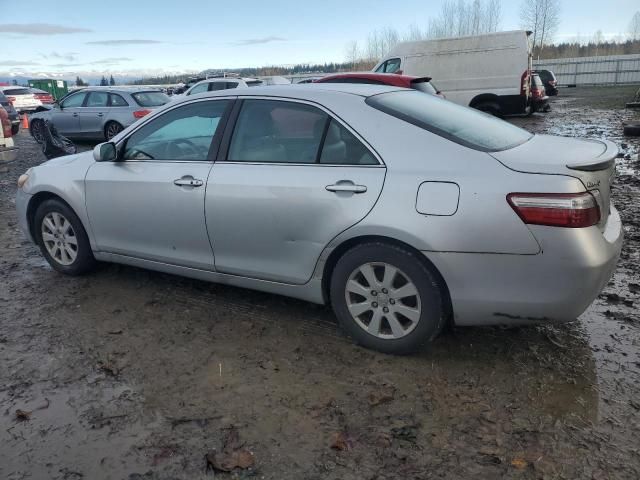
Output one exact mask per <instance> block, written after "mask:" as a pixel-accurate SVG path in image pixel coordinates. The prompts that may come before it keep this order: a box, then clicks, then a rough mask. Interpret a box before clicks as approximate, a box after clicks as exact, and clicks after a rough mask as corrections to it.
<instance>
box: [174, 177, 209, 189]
mask: <svg viewBox="0 0 640 480" xmlns="http://www.w3.org/2000/svg"><path fill="white" fill-rule="evenodd" d="M173 184H174V185H177V186H179V187H201V186H202V185H204V182H203V181H202V180H198V179H197V178H193V177H192V176H191V175H185V176H184V177H181V178H176V179H175V180H174V181H173Z"/></svg>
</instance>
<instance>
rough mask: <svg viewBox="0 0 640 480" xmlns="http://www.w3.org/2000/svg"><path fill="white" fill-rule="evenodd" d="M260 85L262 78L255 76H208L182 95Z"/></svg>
mask: <svg viewBox="0 0 640 480" xmlns="http://www.w3.org/2000/svg"><path fill="white" fill-rule="evenodd" d="M259 85H262V80H258V79H256V78H235V77H228V78H209V79H207V80H202V81H200V82H198V83H196V84H195V85H193V86H192V87H191V88H189V89H188V90H187V91H186V92H184V94H183V95H184V96H189V95H195V94H196V93H203V92H214V91H216V90H229V89H231V88H247V87H256V86H259ZM175 98H176V99H177V98H180V97H179V96H175Z"/></svg>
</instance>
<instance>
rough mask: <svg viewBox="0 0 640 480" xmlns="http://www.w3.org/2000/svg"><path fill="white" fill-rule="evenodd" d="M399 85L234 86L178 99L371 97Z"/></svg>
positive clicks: (396, 88) (392, 90) (391, 90)
mask: <svg viewBox="0 0 640 480" xmlns="http://www.w3.org/2000/svg"><path fill="white" fill-rule="evenodd" d="M397 90H398V87H393V86H388V85H370V84H359V83H304V84H289V85H265V86H258V87H251V88H234V89H231V90H218V91H215V92H203V93H197V94H195V95H189V96H187V97H184V98H181V99H179V100H178V101H188V100H191V99H194V98H203V97H229V96H234V97H245V96H265V97H289V98H297V99H302V100H304V99H306V98H309V97H317V96H318V95H319V94H322V93H329V94H332V93H338V94H348V95H357V96H360V97H370V96H372V95H378V94H380V93H388V92H394V91H397Z"/></svg>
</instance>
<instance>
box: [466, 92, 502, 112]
mask: <svg viewBox="0 0 640 480" xmlns="http://www.w3.org/2000/svg"><path fill="white" fill-rule="evenodd" d="M481 103H491V104H495V105H496V106H497V107H498V109H500V99H499V98H498V95H496V94H495V93H481V94H480V95H476V96H475V97H473V99H471V101H470V102H469V106H470V107H471V108H476V107H477V106H478V105H480V104H481Z"/></svg>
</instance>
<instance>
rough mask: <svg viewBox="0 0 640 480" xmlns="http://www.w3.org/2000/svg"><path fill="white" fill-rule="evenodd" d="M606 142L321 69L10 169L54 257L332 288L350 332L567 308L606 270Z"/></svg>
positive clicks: (165, 112) (411, 340)
mask: <svg viewBox="0 0 640 480" xmlns="http://www.w3.org/2000/svg"><path fill="white" fill-rule="evenodd" d="M616 156H617V148H616V147H615V145H613V144H612V143H610V142H607V141H588V140H579V139H569V138H560V137H552V136H545V135H531V134H530V133H528V132H526V131H524V130H521V129H519V128H517V127H514V126H513V125H511V124H509V123H506V122H504V121H502V120H499V119H496V118H493V117H490V116H488V115H486V114H484V113H481V112H478V111H476V110H472V109H470V108H466V107H462V106H459V105H456V104H454V103H451V102H447V101H445V100H442V99H440V98H438V97H435V96H432V95H425V94H424V93H421V92H417V91H413V90H406V89H399V88H393V87H387V86H374V85H342V84H333V85H331V84H315V85H303V86H295V85H293V86H287V87H278V86H271V87H256V88H253V89H248V88H247V89H235V90H231V91H221V92H216V93H205V94H200V95H193V96H189V97H186V98H185V99H184V100H182V101H180V102H176V103H171V104H169V105H167V106H165V107H163V108H162V109H160V110H159V111H157V112H154V113H153V114H152V115H149V116H148V117H145V118H144V119H143V120H142V121H140V122H138V123H136V124H135V125H133V126H131V127H129V128H128V129H126V130H124V131H123V132H121V133H120V134H119V135H117V136H116V137H114V138H113V139H112V141H111V142H108V143H103V144H100V145H98V146H97V147H96V148H95V149H94V151H93V152H85V153H80V154H77V155H73V156H69V157H62V158H57V159H54V160H51V161H49V162H46V163H44V164H42V165H39V166H37V167H35V168H32V169H30V170H29V171H28V172H27V173H26V174H24V175H23V176H21V177H20V179H19V182H18V187H19V188H18V193H17V199H16V205H17V209H18V218H19V221H20V225H21V228H22V229H23V230H24V232H25V233H26V234H27V235H28V236H29V237H30V238H31V239H33V241H35V242H36V243H37V244H38V245H39V246H40V248H41V251H42V254H43V255H44V256H45V258H46V259H47V260H48V262H49V263H50V264H51V266H52V267H53V268H54V269H56V270H58V271H60V272H63V273H66V274H71V275H75V274H80V273H84V272H87V271H89V270H90V269H91V268H92V267H93V265H94V264H95V262H96V260H99V261H109V262H118V263H123V264H129V265H135V266H139V267H144V268H150V269H154V270H159V271H163V272H168V273H173V274H178V275H184V276H189V277H194V278H199V279H203V280H209V281H214V282H221V283H226V284H230V285H235V286H240V287H246V288H253V289H258V290H263V291H266V292H272V293H277V294H281V295H287V296H291V297H297V298H302V299H305V300H308V301H311V302H316V303H328V304H331V305H332V306H333V309H334V311H335V313H336V315H337V317H338V319H339V321H340V323H341V325H342V327H343V328H344V330H345V331H346V332H347V333H348V334H349V335H350V336H351V337H352V338H354V339H355V340H356V341H357V342H358V343H360V344H362V345H365V346H367V347H369V348H374V349H377V350H380V351H384V352H390V353H404V352H408V351H411V350H414V349H416V348H418V347H420V346H421V345H423V344H424V343H426V342H428V341H430V340H431V339H433V338H434V337H435V336H436V335H437V334H438V333H439V332H440V331H441V330H442V328H443V327H444V326H445V324H446V323H447V322H453V323H455V324H456V325H479V324H514V323H518V324H520V323H531V322H551V321H566V320H571V319H574V318H576V317H577V316H578V315H580V314H581V313H582V312H583V311H584V310H585V309H586V308H587V306H588V305H589V304H590V303H591V302H592V301H593V299H594V298H595V297H596V296H597V295H598V293H599V292H600V291H601V289H602V288H603V286H604V285H605V284H606V283H607V281H608V280H609V278H610V277H611V275H612V273H613V270H614V268H615V266H616V261H617V259H618V256H619V254H620V249H621V244H622V225H621V222H620V217H619V215H618V213H617V211H616V209H615V208H614V207H613V205H612V204H611V202H610V185H611V182H612V180H613V173H614V168H615V167H614V161H615V158H616Z"/></svg>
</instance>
